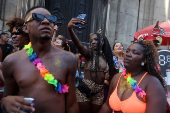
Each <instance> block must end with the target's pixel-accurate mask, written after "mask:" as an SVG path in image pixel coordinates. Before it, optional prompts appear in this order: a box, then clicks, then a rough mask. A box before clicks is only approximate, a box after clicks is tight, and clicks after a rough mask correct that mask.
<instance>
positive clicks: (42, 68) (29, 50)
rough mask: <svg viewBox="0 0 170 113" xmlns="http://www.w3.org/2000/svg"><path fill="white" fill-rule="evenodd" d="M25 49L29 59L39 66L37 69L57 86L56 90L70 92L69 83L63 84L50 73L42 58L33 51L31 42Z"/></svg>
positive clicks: (45, 78) (50, 82) (49, 81)
mask: <svg viewBox="0 0 170 113" xmlns="http://www.w3.org/2000/svg"><path fill="white" fill-rule="evenodd" d="M24 49H26V50H27V51H26V53H27V54H28V56H29V60H30V61H33V64H34V65H35V66H36V67H37V69H38V70H39V71H40V75H41V76H42V77H43V78H44V80H46V81H47V82H48V83H49V84H52V85H54V86H55V90H56V91H57V92H59V93H68V89H69V86H67V84H65V85H61V83H59V82H58V80H56V79H55V78H54V76H53V75H52V74H50V72H49V70H47V69H46V68H45V66H44V65H42V60H41V59H39V58H37V54H36V53H33V48H32V47H31V42H30V43H29V44H28V45H25V47H24Z"/></svg>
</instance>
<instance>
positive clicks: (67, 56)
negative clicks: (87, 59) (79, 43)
mask: <svg viewBox="0 0 170 113" xmlns="http://www.w3.org/2000/svg"><path fill="white" fill-rule="evenodd" d="M56 57H60V59H62V60H63V61H64V62H65V63H66V64H74V63H76V56H75V55H74V54H73V53H71V52H67V51H64V50H61V51H59V52H58V53H57V54H56Z"/></svg>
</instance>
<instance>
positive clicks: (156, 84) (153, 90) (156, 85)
mask: <svg viewBox="0 0 170 113" xmlns="http://www.w3.org/2000/svg"><path fill="white" fill-rule="evenodd" d="M160 77H161V75H160ZM143 80H144V82H145V83H146V93H147V95H148V96H150V97H154V96H156V97H157V96H159V97H160V98H161V96H162V98H164V97H165V90H164V87H163V86H162V84H161V82H160V80H159V79H158V78H157V77H155V76H152V75H150V74H147V76H145V78H144V79H143ZM153 95H154V96H153Z"/></svg>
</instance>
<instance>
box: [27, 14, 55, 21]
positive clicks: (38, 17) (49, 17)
mask: <svg viewBox="0 0 170 113" xmlns="http://www.w3.org/2000/svg"><path fill="white" fill-rule="evenodd" d="M44 18H46V19H47V20H48V21H49V22H53V23H54V22H56V21H57V17H56V16H54V15H42V14H39V13H32V15H30V16H29V17H28V19H27V21H26V22H25V23H28V22H30V21H32V20H36V21H43V20H44Z"/></svg>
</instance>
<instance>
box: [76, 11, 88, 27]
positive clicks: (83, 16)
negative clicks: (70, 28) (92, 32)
mask: <svg viewBox="0 0 170 113" xmlns="http://www.w3.org/2000/svg"><path fill="white" fill-rule="evenodd" d="M85 17H86V14H79V15H78V16H77V18H83V19H85ZM76 26H80V24H76Z"/></svg>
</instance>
